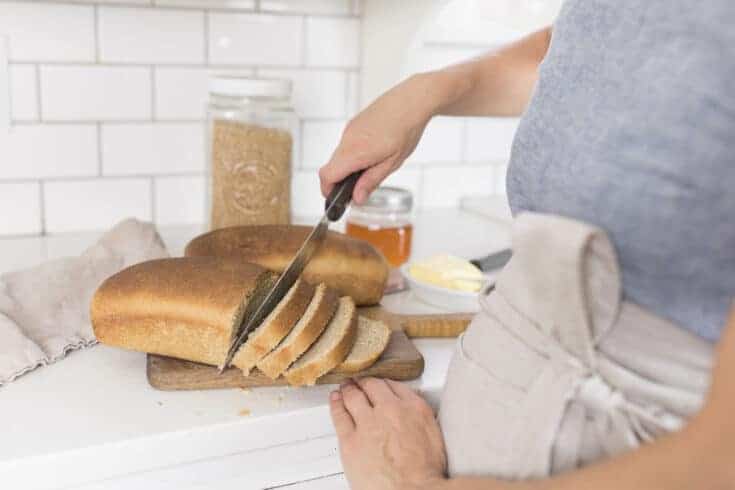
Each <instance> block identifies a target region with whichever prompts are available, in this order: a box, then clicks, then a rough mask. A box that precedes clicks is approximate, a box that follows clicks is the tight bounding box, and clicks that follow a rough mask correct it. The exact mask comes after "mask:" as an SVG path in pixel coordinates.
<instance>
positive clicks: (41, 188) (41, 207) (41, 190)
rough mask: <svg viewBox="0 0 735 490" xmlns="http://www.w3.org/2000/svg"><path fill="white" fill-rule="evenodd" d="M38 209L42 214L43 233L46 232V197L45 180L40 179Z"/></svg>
mask: <svg viewBox="0 0 735 490" xmlns="http://www.w3.org/2000/svg"><path fill="white" fill-rule="evenodd" d="M38 209H39V212H40V214H41V216H40V218H41V235H45V234H46V197H45V186H44V181H43V180H39V181H38Z"/></svg>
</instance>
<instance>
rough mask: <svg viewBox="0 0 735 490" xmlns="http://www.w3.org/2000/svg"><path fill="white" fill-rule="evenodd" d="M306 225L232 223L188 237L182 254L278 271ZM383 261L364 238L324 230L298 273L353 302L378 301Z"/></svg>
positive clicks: (385, 277)
mask: <svg viewBox="0 0 735 490" xmlns="http://www.w3.org/2000/svg"><path fill="white" fill-rule="evenodd" d="M311 231H312V228H311V227H308V226H294V225H259V226H234V227H231V228H222V229H219V230H215V231H211V232H209V233H205V234H203V235H200V236H198V237H196V238H194V239H193V240H192V241H191V242H189V244H188V245H187V246H186V252H185V254H186V255H187V256H206V255H213V256H222V257H230V256H234V257H239V258H240V259H242V260H244V261H246V262H251V263H254V264H258V265H261V266H263V267H265V268H266V269H270V270H272V271H274V272H283V270H284V269H285V268H286V267H287V266H288V264H289V263H290V261H291V259H292V258H293V256H294V255H295V254H296V252H297V251H298V249H299V247H301V245H302V244H303V243H304V240H305V239H306V237H307V236H308V235H309V233H311ZM389 270H390V269H389V267H388V263H387V262H386V260H385V258H384V257H383V255H382V254H381V253H380V252H379V251H378V250H377V249H376V248H375V247H373V246H372V245H370V244H369V243H368V242H366V241H363V240H358V239H356V238H352V237H349V236H347V235H344V234H342V233H337V232H333V231H330V232H328V233H327V237H326V239H325V240H324V243H322V245H321V246H320V247H319V251H317V252H316V254H315V255H314V257H313V258H312V259H311V260H310V261H309V264H308V265H307V266H306V269H304V272H303V273H302V275H301V277H303V278H304V279H305V280H306V281H307V282H310V283H311V284H319V283H321V282H323V283H325V284H326V285H327V286H329V287H331V288H333V289H335V290H336V291H337V292H338V293H339V294H340V295H342V296H351V297H352V299H354V300H355V303H356V304H358V305H371V304H377V303H379V302H380V299H381V298H382V297H383V289H384V288H385V284H386V282H387V280H388V272H389Z"/></svg>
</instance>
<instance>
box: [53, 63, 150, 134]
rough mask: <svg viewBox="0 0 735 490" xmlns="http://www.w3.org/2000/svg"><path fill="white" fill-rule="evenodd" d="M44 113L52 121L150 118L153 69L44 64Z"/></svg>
mask: <svg viewBox="0 0 735 490" xmlns="http://www.w3.org/2000/svg"><path fill="white" fill-rule="evenodd" d="M41 115H42V118H43V119H44V120H49V121H90V120H101V121H110V120H112V121H114V120H121V119H123V120H124V119H149V118H150V117H151V71H150V68H146V67H128V66H124V67H112V66H42V67H41Z"/></svg>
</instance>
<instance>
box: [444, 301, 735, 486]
mask: <svg viewBox="0 0 735 490" xmlns="http://www.w3.org/2000/svg"><path fill="white" fill-rule="evenodd" d="M733 409H735V306H734V307H733V308H732V310H731V312H730V319H729V321H728V325H727V327H726V330H725V332H724V337H723V338H722V339H721V340H720V345H719V346H718V353H717V362H716V364H715V367H714V370H713V372H712V387H711V389H710V394H709V396H708V399H707V402H706V403H705V406H704V408H703V409H702V410H701V411H700V413H699V414H698V415H697V416H695V417H694V418H693V419H692V420H691V421H690V422H689V424H688V425H687V426H686V427H685V428H684V429H683V430H682V431H680V432H678V433H675V434H671V435H669V436H666V437H663V438H661V439H659V440H657V441H656V442H654V443H651V444H648V445H646V446H644V447H642V448H640V449H639V450H636V451H632V452H629V453H626V454H623V455H621V456H618V457H616V458H611V459H608V460H606V461H603V462H601V463H598V464H594V465H591V466H588V467H586V468H584V469H581V470H579V471H573V472H569V473H566V474H563V475H560V476H558V477H556V478H552V479H549V480H539V481H535V482H524V483H502V482H498V481H497V480H492V479H488V478H457V479H453V480H445V481H441V482H438V483H437V484H436V486H435V487H434V489H435V490H460V489H461V490H475V489H477V490H480V489H482V490H572V489H574V490H578V489H587V488H589V489H595V490H608V489H609V490H619V489H621V488H624V489H626V490H635V489H646V490H691V489H697V490H725V489H735V415H733V414H734V411H733Z"/></svg>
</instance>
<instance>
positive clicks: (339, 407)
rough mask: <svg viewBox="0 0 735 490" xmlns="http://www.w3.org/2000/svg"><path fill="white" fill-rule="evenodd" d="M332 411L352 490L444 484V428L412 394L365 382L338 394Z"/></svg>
mask: <svg viewBox="0 0 735 490" xmlns="http://www.w3.org/2000/svg"><path fill="white" fill-rule="evenodd" d="M330 409H331V413H332V421H333V422H334V426H335V429H336V431H337V437H338V438H339V448H340V454H341V457H342V466H343V468H344V471H345V475H346V476H347V480H348V481H349V483H350V488H351V489H352V490H414V489H415V490H419V489H429V488H432V487H434V486H435V484H440V482H442V481H443V480H444V478H445V472H446V466H447V460H446V454H445V451H444V439H443V437H442V433H441V430H440V429H439V424H438V423H437V421H436V419H435V418H434V413H433V412H432V410H431V407H429V405H428V404H427V403H426V401H424V399H423V398H421V397H420V396H419V395H418V394H416V393H415V392H414V391H413V390H411V389H410V388H408V387H406V386H404V385H402V384H401V383H398V382H395V381H391V380H383V379H377V378H364V379H361V380H358V381H356V382H349V383H346V384H344V385H342V386H341V387H340V389H339V390H337V391H335V392H333V393H332V394H331V396H330Z"/></svg>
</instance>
